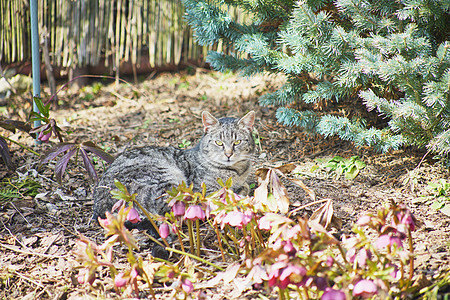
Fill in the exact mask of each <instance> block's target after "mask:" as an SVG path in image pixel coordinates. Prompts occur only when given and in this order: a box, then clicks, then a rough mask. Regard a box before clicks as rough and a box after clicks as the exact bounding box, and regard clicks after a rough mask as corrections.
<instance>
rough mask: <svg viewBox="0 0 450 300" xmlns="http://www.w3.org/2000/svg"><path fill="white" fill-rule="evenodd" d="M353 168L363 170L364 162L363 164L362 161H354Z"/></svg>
mask: <svg viewBox="0 0 450 300" xmlns="http://www.w3.org/2000/svg"><path fill="white" fill-rule="evenodd" d="M355 166H356V167H357V168H358V169H359V170H361V169H363V168H365V167H366V163H365V162H363V161H362V160H359V159H358V160H356V161H355Z"/></svg>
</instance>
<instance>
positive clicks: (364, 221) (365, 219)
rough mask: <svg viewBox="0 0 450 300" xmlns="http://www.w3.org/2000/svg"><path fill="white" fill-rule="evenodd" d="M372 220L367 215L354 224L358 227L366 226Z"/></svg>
mask: <svg viewBox="0 0 450 300" xmlns="http://www.w3.org/2000/svg"><path fill="white" fill-rule="evenodd" d="M371 220H372V218H371V217H370V216H368V215H365V216H362V217H361V218H359V219H358V222H356V224H357V225H359V226H367V225H369V224H370V221H371Z"/></svg>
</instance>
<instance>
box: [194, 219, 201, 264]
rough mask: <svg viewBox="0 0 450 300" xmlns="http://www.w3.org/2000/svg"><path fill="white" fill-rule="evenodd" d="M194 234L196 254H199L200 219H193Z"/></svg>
mask: <svg viewBox="0 0 450 300" xmlns="http://www.w3.org/2000/svg"><path fill="white" fill-rule="evenodd" d="M195 227H196V231H197V232H196V235H197V256H200V220H199V219H197V220H195Z"/></svg>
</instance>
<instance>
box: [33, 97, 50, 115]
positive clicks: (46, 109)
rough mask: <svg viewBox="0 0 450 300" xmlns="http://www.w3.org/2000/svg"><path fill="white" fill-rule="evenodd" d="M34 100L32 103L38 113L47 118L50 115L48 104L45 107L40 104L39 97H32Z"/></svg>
mask: <svg viewBox="0 0 450 300" xmlns="http://www.w3.org/2000/svg"><path fill="white" fill-rule="evenodd" d="M33 99H34V103H35V104H36V106H37V108H38V109H39V112H40V113H41V114H42V115H43V116H45V117H46V118H48V117H49V115H50V103H49V104H47V105H44V103H42V99H41V98H39V97H33Z"/></svg>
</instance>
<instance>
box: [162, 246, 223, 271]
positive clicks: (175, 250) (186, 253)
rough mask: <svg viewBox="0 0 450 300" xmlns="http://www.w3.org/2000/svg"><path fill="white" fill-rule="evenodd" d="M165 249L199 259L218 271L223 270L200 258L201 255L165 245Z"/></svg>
mask: <svg viewBox="0 0 450 300" xmlns="http://www.w3.org/2000/svg"><path fill="white" fill-rule="evenodd" d="M166 250H167V251H172V252H174V253H178V254H181V255H186V256H189V257H190V258H193V259H195V260H197V261H199V262H202V263H205V264H208V265H210V266H212V267H214V268H216V269H217V270H219V271H225V269H224V268H222V267H219V266H218V265H216V264H213V263H212V262H210V261H207V260H206V259H203V258H201V257H198V256H197V255H195V254H192V253H188V252H183V251H180V250H177V249H175V248H170V247H167V248H166Z"/></svg>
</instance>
